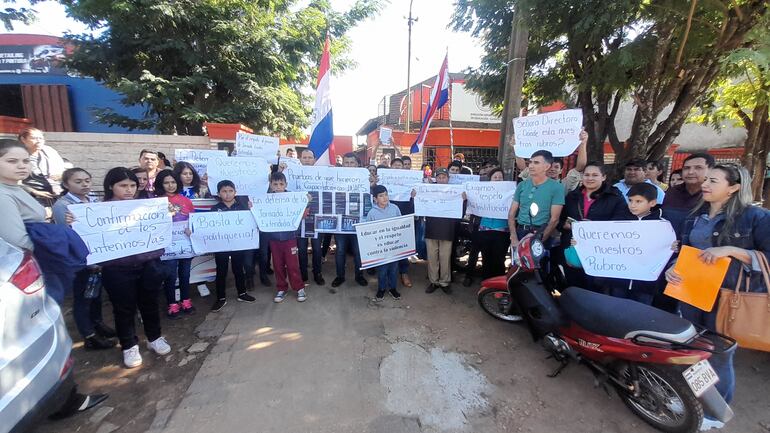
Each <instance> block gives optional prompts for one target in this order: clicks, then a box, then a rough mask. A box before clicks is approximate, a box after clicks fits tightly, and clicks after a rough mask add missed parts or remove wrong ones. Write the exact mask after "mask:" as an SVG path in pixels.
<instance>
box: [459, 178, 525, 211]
mask: <svg viewBox="0 0 770 433" xmlns="http://www.w3.org/2000/svg"><path fill="white" fill-rule="evenodd" d="M515 192H516V182H510V181H499V182H468V183H466V184H465V195H466V197H468V208H467V212H468V213H469V214H471V215H476V216H480V217H487V218H498V219H508V211H509V210H511V204H512V203H513V195H514V193H515Z"/></svg>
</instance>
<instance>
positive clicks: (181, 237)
mask: <svg viewBox="0 0 770 433" xmlns="http://www.w3.org/2000/svg"><path fill="white" fill-rule="evenodd" d="M187 227H188V222H187V221H176V222H175V223H173V225H172V228H171V245H169V246H167V247H166V252H165V253H163V255H162V256H161V257H160V259H161V260H176V259H189V258H191V257H195V251H194V250H193V247H192V243H191V242H190V237H189V236H187V233H185V231H186V230H187Z"/></svg>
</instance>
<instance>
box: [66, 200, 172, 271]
mask: <svg viewBox="0 0 770 433" xmlns="http://www.w3.org/2000/svg"><path fill="white" fill-rule="evenodd" d="M67 209H69V210H70V212H72V214H73V215H74V216H75V222H74V223H73V224H72V228H73V229H74V230H75V232H77V234H78V235H80V237H81V238H82V239H83V242H85V244H86V246H87V247H88V251H89V254H88V264H89V265H92V264H94V263H102V262H106V261H108V260H113V259H118V258H121V257H127V256H131V255H134V254H139V253H146V252H148V251H154V250H157V249H161V248H166V247H167V246H169V245H170V244H171V227H172V222H171V214H170V213H169V211H168V199H166V198H165V197H164V198H151V199H147V200H122V201H107V202H99V203H80V204H71V205H69V206H67Z"/></svg>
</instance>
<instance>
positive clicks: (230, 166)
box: [208, 156, 270, 195]
mask: <svg viewBox="0 0 770 433" xmlns="http://www.w3.org/2000/svg"><path fill="white" fill-rule="evenodd" d="M208 173H209V190H210V191H211V193H212V194H216V193H217V183H219V182H220V181H222V180H225V179H227V180H230V181H232V182H233V183H234V184H235V191H236V193H237V194H238V195H263V194H267V187H268V178H269V176H270V164H268V163H267V161H265V160H264V159H262V158H254V157H249V156H241V157H237V158H236V157H228V158H221V157H217V158H211V159H209V165H208Z"/></svg>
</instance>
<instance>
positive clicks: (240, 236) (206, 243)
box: [190, 210, 259, 254]
mask: <svg viewBox="0 0 770 433" xmlns="http://www.w3.org/2000/svg"><path fill="white" fill-rule="evenodd" d="M190 230H192V235H190V241H191V242H192V246H193V249H194V250H195V252H196V253H198V254H204V253H216V252H219V251H240V250H253V249H257V248H259V231H258V230H257V224H256V222H254V216H253V215H252V214H251V211H247V210H239V211H229V212H206V213H202V214H192V215H190Z"/></svg>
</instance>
